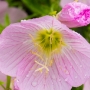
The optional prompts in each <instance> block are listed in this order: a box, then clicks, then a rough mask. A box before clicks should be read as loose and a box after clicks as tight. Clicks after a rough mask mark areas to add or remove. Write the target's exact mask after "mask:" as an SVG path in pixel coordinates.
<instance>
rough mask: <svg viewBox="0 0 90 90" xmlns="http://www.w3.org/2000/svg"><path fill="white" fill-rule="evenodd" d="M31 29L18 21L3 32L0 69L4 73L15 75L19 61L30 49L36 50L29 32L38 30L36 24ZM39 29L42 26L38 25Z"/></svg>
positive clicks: (0, 43)
mask: <svg viewBox="0 0 90 90" xmlns="http://www.w3.org/2000/svg"><path fill="white" fill-rule="evenodd" d="M30 29H31V30H30ZM30 29H26V28H25V27H23V26H21V25H20V24H19V23H18V24H12V25H10V26H8V27H7V28H6V29H5V30H4V31H3V32H2V34H1V37H0V40H1V42H0V46H1V47H0V60H1V62H0V63H1V66H0V69H1V71H2V72H3V73H6V74H8V75H12V76H15V75H16V71H17V68H18V65H19V63H20V62H21V61H22V60H23V58H24V57H26V55H27V54H28V53H29V52H30V50H32V49H33V50H34V47H33V44H32V39H31V37H30V36H29V34H30V33H32V32H31V31H32V30H33V29H35V30H36V27H35V25H34V26H33V25H32V26H31V28H30ZM38 29H40V28H39V27H38ZM7 67H8V69H7Z"/></svg>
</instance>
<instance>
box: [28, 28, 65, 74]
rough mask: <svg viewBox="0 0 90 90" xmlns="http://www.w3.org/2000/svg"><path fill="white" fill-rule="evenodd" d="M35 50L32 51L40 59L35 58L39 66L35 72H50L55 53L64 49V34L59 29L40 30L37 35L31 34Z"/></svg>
mask: <svg viewBox="0 0 90 90" xmlns="http://www.w3.org/2000/svg"><path fill="white" fill-rule="evenodd" d="M29 36H30V38H31V40H32V42H33V44H34V48H36V50H35V51H32V50H31V51H30V52H31V53H32V54H33V55H35V56H36V57H38V59H39V61H40V60H41V61H42V63H41V62H39V61H38V59H37V60H35V63H36V64H37V65H38V66H39V68H37V69H36V70H35V72H41V73H42V71H43V70H45V71H46V73H48V72H49V67H51V66H52V65H53V63H54V59H53V55H55V54H56V53H57V52H60V51H61V50H62V47H63V46H65V45H66V44H65V42H64V40H63V36H62V34H61V33H60V32H59V31H58V30H54V29H49V30H39V31H37V32H36V34H35V36H32V35H31V34H29Z"/></svg>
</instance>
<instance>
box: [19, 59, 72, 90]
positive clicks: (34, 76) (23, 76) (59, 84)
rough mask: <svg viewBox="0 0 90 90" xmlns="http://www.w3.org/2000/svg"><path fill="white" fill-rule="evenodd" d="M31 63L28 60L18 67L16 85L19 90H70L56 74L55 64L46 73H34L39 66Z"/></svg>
mask: <svg viewBox="0 0 90 90" xmlns="http://www.w3.org/2000/svg"><path fill="white" fill-rule="evenodd" d="M33 61H34V60H32V61H31V62H30V60H29V59H28V60H27V61H26V62H25V61H24V62H22V63H21V65H20V66H19V67H20V68H19V70H18V72H17V85H18V86H19V87H20V89H21V90H71V86H70V85H69V84H68V83H67V82H65V80H64V79H63V78H62V76H61V75H60V74H59V73H58V72H59V71H58V69H57V67H56V65H55V64H54V65H53V66H52V67H50V68H49V72H47V73H46V72H45V71H43V72H35V70H36V69H37V68H38V67H39V66H38V65H37V64H36V63H35V62H33ZM20 72H22V73H20Z"/></svg>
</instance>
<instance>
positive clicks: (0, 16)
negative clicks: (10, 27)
mask: <svg viewBox="0 0 90 90" xmlns="http://www.w3.org/2000/svg"><path fill="white" fill-rule="evenodd" d="M6 15H8V16H9V18H10V22H11V23H15V22H18V21H19V20H21V19H23V18H25V17H26V16H27V14H26V13H25V12H24V11H23V10H21V9H19V8H14V7H12V8H9V7H8V4H7V2H6V1H0V23H1V24H4V23H5V22H4V19H5V16H6Z"/></svg>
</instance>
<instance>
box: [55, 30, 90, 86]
mask: <svg viewBox="0 0 90 90" xmlns="http://www.w3.org/2000/svg"><path fill="white" fill-rule="evenodd" d="M62 33H63V35H64V36H63V37H64V39H65V41H66V43H67V47H65V48H63V50H62V53H60V54H58V55H56V56H55V58H54V59H55V62H56V64H57V67H58V70H59V72H60V73H61V75H62V77H63V78H64V79H65V80H66V81H67V82H69V84H70V85H72V86H74V87H76V86H80V85H81V84H83V83H85V82H86V80H87V79H88V78H89V76H90V64H89V63H90V45H89V44H88V42H87V41H85V39H84V38H83V37H82V36H80V35H79V34H77V33H75V32H73V31H66V32H65V31H62Z"/></svg>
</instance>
